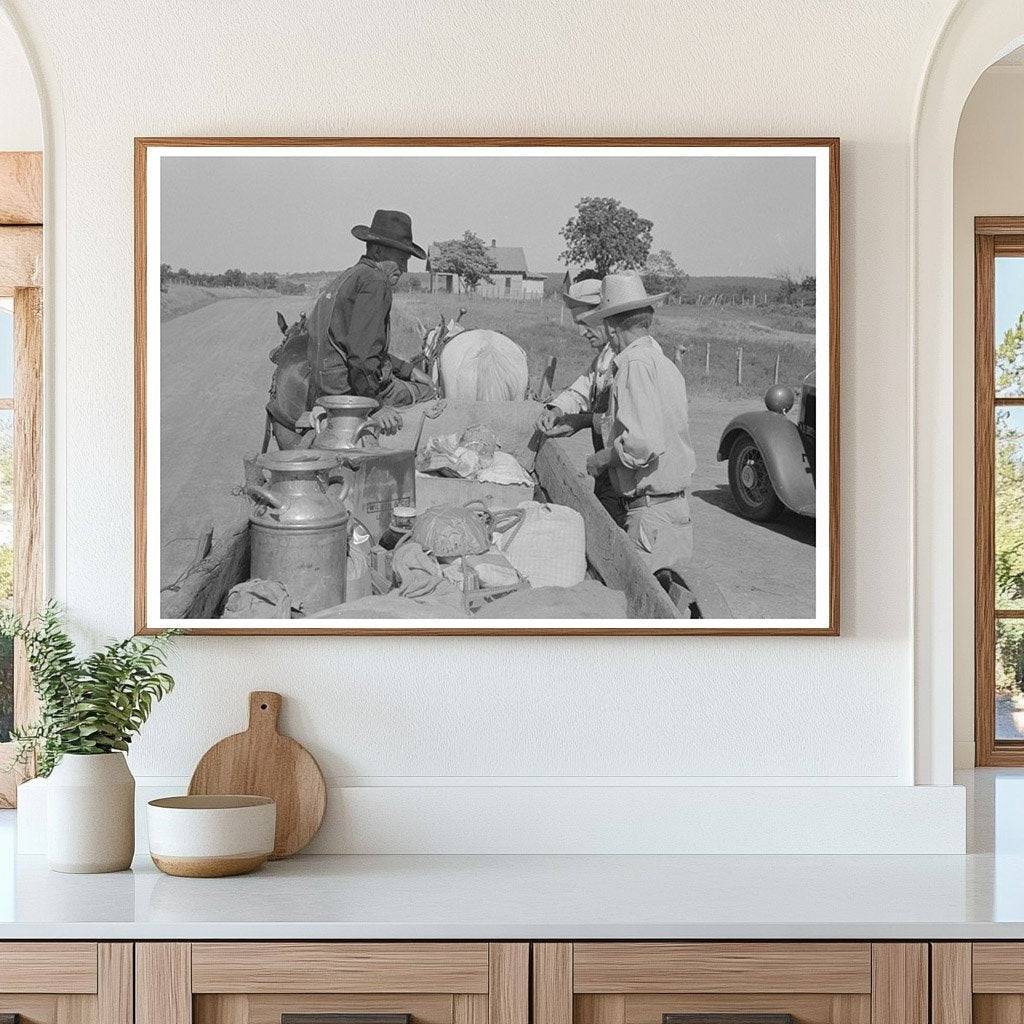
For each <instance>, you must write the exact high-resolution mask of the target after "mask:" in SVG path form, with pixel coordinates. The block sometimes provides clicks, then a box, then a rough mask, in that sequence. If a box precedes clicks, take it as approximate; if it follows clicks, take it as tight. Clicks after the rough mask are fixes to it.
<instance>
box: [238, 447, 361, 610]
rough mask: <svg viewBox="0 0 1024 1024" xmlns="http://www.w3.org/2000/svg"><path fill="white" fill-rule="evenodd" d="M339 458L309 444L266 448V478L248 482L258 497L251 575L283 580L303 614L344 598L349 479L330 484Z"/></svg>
mask: <svg viewBox="0 0 1024 1024" xmlns="http://www.w3.org/2000/svg"><path fill="white" fill-rule="evenodd" d="M336 462H337V460H336V458H335V457H334V456H333V455H330V454H329V453H327V452H318V451H310V450H307V449H298V450H291V451H279V452H267V453H266V454H264V455H261V456H260V457H259V459H258V460H257V463H256V465H257V467H258V469H259V471H260V473H261V475H262V477H263V482H262V483H259V482H257V483H252V484H250V485H249V486H248V487H247V488H246V490H247V492H248V494H249V496H250V497H251V498H252V499H253V501H254V502H255V508H254V510H253V512H252V515H250V517H249V522H250V524H251V532H252V570H251V573H252V577H253V579H263V580H277V581H278V582H279V583H282V584H283V585H284V586H285V587H286V588H287V590H288V594H289V596H290V597H291V601H292V605H293V606H295V607H298V608H299V609H300V611H301V613H302V615H304V616H306V615H312V614H313V613H314V612H318V611H322V610H323V609H324V608H331V607H333V606H334V605H337V604H342V603H343V602H344V600H345V577H346V575H347V572H348V520H349V513H348V510H347V509H346V507H345V505H344V504H343V502H344V500H345V497H346V495H347V492H348V485H347V484H346V483H335V484H330V485H329V483H328V473H329V472H330V471H331V470H332V469H334V468H335V465H336Z"/></svg>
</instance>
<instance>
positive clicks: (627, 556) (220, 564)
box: [160, 402, 679, 619]
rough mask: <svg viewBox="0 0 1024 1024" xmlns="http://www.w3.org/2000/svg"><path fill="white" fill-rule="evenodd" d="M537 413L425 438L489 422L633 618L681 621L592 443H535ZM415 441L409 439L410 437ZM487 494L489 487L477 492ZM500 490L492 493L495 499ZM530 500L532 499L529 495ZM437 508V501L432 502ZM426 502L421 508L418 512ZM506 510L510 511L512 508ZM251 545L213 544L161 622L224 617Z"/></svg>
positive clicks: (505, 414) (516, 493) (441, 422)
mask: <svg viewBox="0 0 1024 1024" xmlns="http://www.w3.org/2000/svg"><path fill="white" fill-rule="evenodd" d="M537 411H538V406H537V405H536V404H535V403H533V402H521V403H495V404H493V405H487V404H485V403H479V402H478V403H473V406H472V407H471V408H465V407H460V408H458V409H452V410H450V412H449V411H446V414H445V416H443V417H441V418H439V419H438V420H436V421H429V420H428V421H427V424H426V425H427V426H429V429H425V430H424V437H427V436H431V435H432V434H443V433H448V432H452V431H453V430H455V429H458V426H459V425H460V424H461V425H462V426H465V425H468V423H469V422H488V421H491V422H490V423H489V425H493V426H494V429H495V433H496V434H497V435H498V439H499V441H500V443H501V445H502V447H503V448H504V449H505V450H506V451H510V452H512V454H514V455H515V456H516V457H517V458H518V459H519V461H520V462H521V463H522V464H523V465H524V466H525V468H527V470H528V471H530V470H532V473H533V476H534V478H535V479H536V482H537V484H538V485H539V487H540V489H541V491H542V492H543V494H544V495H545V497H546V498H547V500H549V501H551V502H553V503H555V504H558V505H567V506H568V507H569V508H573V509H575V510H576V511H577V512H579V513H580V515H582V516H583V523H584V528H585V531H586V553H587V562H588V565H589V567H590V570H591V572H592V574H593V575H594V576H596V577H597V578H598V579H600V580H601V581H602V582H603V583H604V584H605V585H606V586H608V587H610V588H611V589H613V590H619V591H622V592H623V594H624V595H625V598H626V609H627V615H628V617H629V618H631V619H674V618H679V612H678V611H677V609H676V607H675V605H674V604H673V603H672V601H671V600H670V599H669V597H668V595H667V594H666V593H665V591H664V590H663V589H662V588H661V586H660V585H659V583H658V581H657V580H656V579H655V578H654V576H653V575H652V573H651V571H650V570H649V569H648V567H647V564H646V563H645V562H644V560H643V558H642V557H641V556H640V553H639V552H638V551H637V550H636V548H635V547H634V546H633V544H632V543H631V542H630V540H629V539H628V538H627V536H626V534H625V533H624V532H623V531H622V530H620V529H619V527H618V526H616V525H615V523H614V522H613V521H612V519H611V517H610V516H609V515H608V513H607V512H606V511H605V509H604V508H603V507H602V505H601V504H600V502H598V500H597V499H596V498H595V497H594V487H593V481H592V480H591V478H590V477H589V476H588V475H587V473H586V470H585V461H586V456H587V453H588V451H589V450H590V447H589V446H590V439H589V436H588V435H584V434H582V433H581V434H577V435H576V436H574V437H570V438H551V439H547V440H544V441H543V443H541V444H538V443H537V439H536V438H534V437H533V423H534V422H535V420H536V416H537ZM408 420H409V421H411V422H410V424H409V425H408V426H407V427H406V428H404V430H403V432H402V433H400V434H399V435H397V436H396V438H395V439H394V441H392V442H389V446H391V445H393V446H394V447H412V445H413V444H414V443H415V434H413V433H412V429H413V425H415V428H416V431H417V432H418V424H419V422H420V421H419V418H418V417H417V418H413V417H408ZM406 433H409V434H410V436H408V437H406V436H404V435H405V434H406ZM444 483H446V484H451V485H454V486H453V487H452V488H450V494H451V496H450V497H448V498H447V501H448V502H450V503H452V504H454V503H457V502H458V501H464V500H466V499H465V496H464V495H462V490H464V489H465V488H461V489H460V487H459V485H461V484H465V483H466V482H465V481H455V480H452V481H445V482H444ZM478 486H482V485H478ZM430 487H431V494H432V495H436V494H440V493H444V492H445V488H443V487H440V486H438V485H437V484H435V483H431V485H430ZM496 490H500V489H499V488H495V487H494V486H493V485H492V486H491V487H490V492H491V494H492V495H493V493H494V492H495V491H496ZM526 496H527V497H528V496H529V495H526ZM523 497H524V493H523V490H522V488H512V489H511V491H510V496H509V497H508V498H507V499H506V500H507V501H508V502H510V503H511V504H515V503H517V502H518V501H519V500H522V499H523ZM431 500H433V498H431ZM419 503H421V502H418V504H419ZM506 507H507V506H506ZM249 544H250V540H249V524H248V520H243V521H240V522H237V523H235V524H234V525H233V526H231V527H230V528H229V529H228V530H227V531H226V532H225V533H224V534H223V535H222V536H221V537H220V538H219V539H218V540H217V541H216V543H214V545H213V547H212V549H211V550H210V553H209V554H208V555H207V557H206V558H204V559H203V560H202V561H201V562H199V563H197V564H196V565H194V566H192V567H191V569H190V570H189V571H188V573H187V574H186V575H185V577H184V579H183V580H181V581H180V583H179V584H178V585H177V586H176V588H174V589H165V590H163V591H162V592H161V595H160V600H161V617H162V618H165V619H211V618H217V617H219V615H220V612H221V609H222V607H223V604H224V601H225V599H226V597H227V594H228V591H230V589H231V588H232V587H233V586H235V585H236V584H237V583H241V582H243V581H244V580H246V579H248V578H249V557H250V547H249Z"/></svg>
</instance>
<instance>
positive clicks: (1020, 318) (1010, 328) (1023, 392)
mask: <svg viewBox="0 0 1024 1024" xmlns="http://www.w3.org/2000/svg"><path fill="white" fill-rule="evenodd" d="M994 340H995V346H996V356H995V374H996V380H995V385H996V397H997V398H1019V397H1024V257H1021V256H997V257H996V295H995V339H994Z"/></svg>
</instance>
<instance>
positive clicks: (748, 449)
mask: <svg viewBox="0 0 1024 1024" xmlns="http://www.w3.org/2000/svg"><path fill="white" fill-rule="evenodd" d="M796 398H797V396H796V394H795V393H794V391H793V389H792V388H790V387H786V386H785V385H780V384H776V385H775V386H774V387H771V388H769V389H768V392H767V393H766V394H765V396H764V404H765V406H766V411H764V412H745V413H742V414H740V415H739V416H736V417H735V418H734V419H732V420H731V421H730V422H729V424H728V426H727V427H726V428H725V430H724V431H723V432H722V440H721V442H720V443H719V445H718V461H719V462H724V461H725V460H726V459H728V460H729V488H730V489H731V491H732V496H733V498H734V500H735V501H736V504H737V506H738V507H739V511H740V515H742V516H743V517H744V518H746V519H752V520H754V521H755V522H759V523H763V522H767V521H769V520H771V519H776V518H777V517H778V516H779V514H780V513H781V512H782V510H783V508H784V507H785V508H788V509H791V510H792V511H793V512H796V513H798V514H799V515H802V516H813V515H814V514H815V480H814V416H815V398H816V392H815V386H814V374H813V373H812V374H810V375H809V376H808V377H807V378H806V379H805V380H804V382H803V386H802V387H801V388H800V408H799V410H798V414H797V417H796V421H795V422H794V421H793V420H792V419H790V418H789V416H788V415H787V413H788V412H789V411H790V409H792V408H793V404H794V403H795V402H796Z"/></svg>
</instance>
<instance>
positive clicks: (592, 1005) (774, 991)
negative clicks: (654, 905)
mask: <svg viewBox="0 0 1024 1024" xmlns="http://www.w3.org/2000/svg"><path fill="white" fill-rule="evenodd" d="M533 957H534V959H533V1009H534V1024H889V1022H892V1024H928V949H927V946H926V945H925V944H924V943H874V944H873V943H868V942H578V943H537V944H535V945H534V947H533ZM709 1016H712V1017H713V1018H714V1020H712V1021H709V1020H707V1018H708V1017H709Z"/></svg>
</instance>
